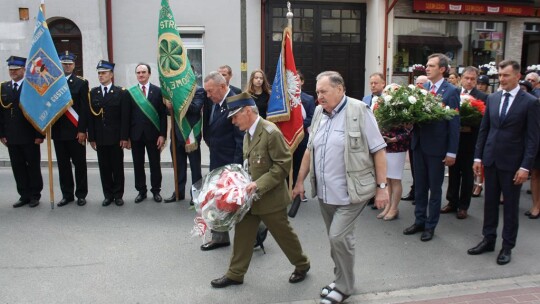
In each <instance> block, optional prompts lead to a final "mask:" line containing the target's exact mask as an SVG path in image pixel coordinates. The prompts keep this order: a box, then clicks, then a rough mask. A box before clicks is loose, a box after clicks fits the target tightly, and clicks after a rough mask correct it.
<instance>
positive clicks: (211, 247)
mask: <svg viewBox="0 0 540 304" xmlns="http://www.w3.org/2000/svg"><path fill="white" fill-rule="evenodd" d="M230 245H231V242H225V243H214V242H208V243H206V244H202V245H201V250H202V251H209V250H214V249H218V248H221V247H227V246H230Z"/></svg>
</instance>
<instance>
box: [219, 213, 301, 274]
mask: <svg viewBox="0 0 540 304" xmlns="http://www.w3.org/2000/svg"><path fill="white" fill-rule="evenodd" d="M261 221H262V222H263V223H264V224H265V225H266V227H268V231H270V233H271V234H272V236H273V237H274V239H275V240H276V243H277V244H278V245H279V247H280V248H281V250H282V251H283V253H284V254H285V256H287V258H288V259H289V262H290V263H291V264H293V265H294V266H295V269H297V270H306V269H308V268H309V267H310V265H309V259H308V258H307V256H306V255H305V254H304V252H303V251H302V246H301V245H300V241H299V240H298V236H297V235H296V233H295V232H294V230H293V229H292V227H291V225H290V223H289V219H288V218H287V209H283V210H280V211H277V212H274V213H270V214H261V215H253V214H251V212H248V213H247V214H246V216H244V218H243V219H242V220H241V221H240V222H239V223H238V224H236V226H235V228H234V246H233V255H232V257H231V261H230V264H229V270H228V271H227V274H226V276H227V277H228V278H229V279H232V280H235V281H239V282H243V281H244V274H245V273H246V272H247V270H248V267H249V263H250V262H251V256H252V255H253V244H254V243H255V239H256V237H257V231H258V229H259V223H260V222H261Z"/></svg>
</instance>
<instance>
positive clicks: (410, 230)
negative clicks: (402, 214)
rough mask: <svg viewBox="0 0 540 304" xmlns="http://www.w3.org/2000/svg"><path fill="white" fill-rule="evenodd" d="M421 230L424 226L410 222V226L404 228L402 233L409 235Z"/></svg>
mask: <svg viewBox="0 0 540 304" xmlns="http://www.w3.org/2000/svg"><path fill="white" fill-rule="evenodd" d="M422 231H424V226H420V225H416V224H412V225H411V226H410V227H408V228H405V230H403V234H405V235H411V234H415V233H418V232H422Z"/></svg>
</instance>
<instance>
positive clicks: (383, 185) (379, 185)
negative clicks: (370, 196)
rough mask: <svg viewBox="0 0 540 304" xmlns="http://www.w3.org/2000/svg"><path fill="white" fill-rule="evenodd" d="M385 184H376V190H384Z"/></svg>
mask: <svg viewBox="0 0 540 304" xmlns="http://www.w3.org/2000/svg"><path fill="white" fill-rule="evenodd" d="M386 186H387V185H386V183H380V184H377V188H381V189H384V188H386Z"/></svg>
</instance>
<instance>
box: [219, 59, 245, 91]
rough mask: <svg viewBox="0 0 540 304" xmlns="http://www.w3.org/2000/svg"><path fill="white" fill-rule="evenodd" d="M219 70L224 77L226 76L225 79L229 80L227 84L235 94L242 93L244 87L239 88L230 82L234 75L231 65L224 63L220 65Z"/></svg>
mask: <svg viewBox="0 0 540 304" xmlns="http://www.w3.org/2000/svg"><path fill="white" fill-rule="evenodd" d="M218 72H219V73H220V74H221V76H223V78H225V81H227V86H228V87H229V89H231V91H233V93H234V94H235V95H238V94H240V93H242V89H240V88H237V87H235V86H233V85H231V84H230V83H231V78H232V76H233V74H232V68H231V67H230V66H228V65H222V66H220V67H219V69H218Z"/></svg>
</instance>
